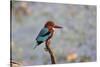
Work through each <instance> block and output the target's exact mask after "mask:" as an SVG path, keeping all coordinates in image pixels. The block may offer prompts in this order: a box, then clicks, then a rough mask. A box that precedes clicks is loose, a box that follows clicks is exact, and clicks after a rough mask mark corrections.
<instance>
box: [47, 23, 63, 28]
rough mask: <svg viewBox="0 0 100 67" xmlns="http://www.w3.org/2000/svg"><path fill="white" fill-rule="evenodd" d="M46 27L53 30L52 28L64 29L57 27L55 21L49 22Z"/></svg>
mask: <svg viewBox="0 0 100 67" xmlns="http://www.w3.org/2000/svg"><path fill="white" fill-rule="evenodd" d="M45 27H47V28H49V29H52V28H59V29H60V28H62V27H61V26H58V25H55V24H54V22H53V21H47V23H46V24H45Z"/></svg>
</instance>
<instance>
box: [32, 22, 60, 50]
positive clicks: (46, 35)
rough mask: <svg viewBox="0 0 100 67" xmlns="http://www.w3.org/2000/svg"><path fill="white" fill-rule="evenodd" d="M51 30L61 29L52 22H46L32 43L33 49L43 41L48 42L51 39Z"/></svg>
mask: <svg viewBox="0 0 100 67" xmlns="http://www.w3.org/2000/svg"><path fill="white" fill-rule="evenodd" d="M53 28H62V27H60V26H57V25H55V24H54V23H53V22H52V21H48V22H47V23H46V24H45V25H44V28H43V29H42V30H41V31H40V33H39V34H38V36H37V38H36V40H35V41H34V44H33V46H34V48H36V46H38V45H40V44H41V43H43V42H45V41H46V42H48V40H50V39H51V37H52V36H53V32H54V30H53Z"/></svg>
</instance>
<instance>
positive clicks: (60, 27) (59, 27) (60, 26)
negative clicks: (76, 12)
mask: <svg viewBox="0 0 100 67" xmlns="http://www.w3.org/2000/svg"><path fill="white" fill-rule="evenodd" d="M54 28H62V27H61V26H57V25H55V26H54Z"/></svg>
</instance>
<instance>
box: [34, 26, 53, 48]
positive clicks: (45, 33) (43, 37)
mask: <svg viewBox="0 0 100 67" xmlns="http://www.w3.org/2000/svg"><path fill="white" fill-rule="evenodd" d="M50 36H51V33H50V32H49V30H48V28H46V27H44V28H43V29H42V30H41V31H40V33H39V34H38V36H37V38H36V41H35V42H36V43H35V44H34V46H35V47H34V48H36V46H38V45H40V44H41V43H43V42H44V41H46V40H47V39H48V38H49V37H50Z"/></svg>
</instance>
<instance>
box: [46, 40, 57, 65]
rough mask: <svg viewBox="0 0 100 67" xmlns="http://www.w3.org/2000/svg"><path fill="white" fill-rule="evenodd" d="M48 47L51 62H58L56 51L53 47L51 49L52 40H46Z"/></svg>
mask: <svg viewBox="0 0 100 67" xmlns="http://www.w3.org/2000/svg"><path fill="white" fill-rule="evenodd" d="M46 49H47V50H48V52H49V54H50V57H51V63H52V64H56V60H55V56H54V52H53V51H52V49H51V47H50V40H48V41H46Z"/></svg>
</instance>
